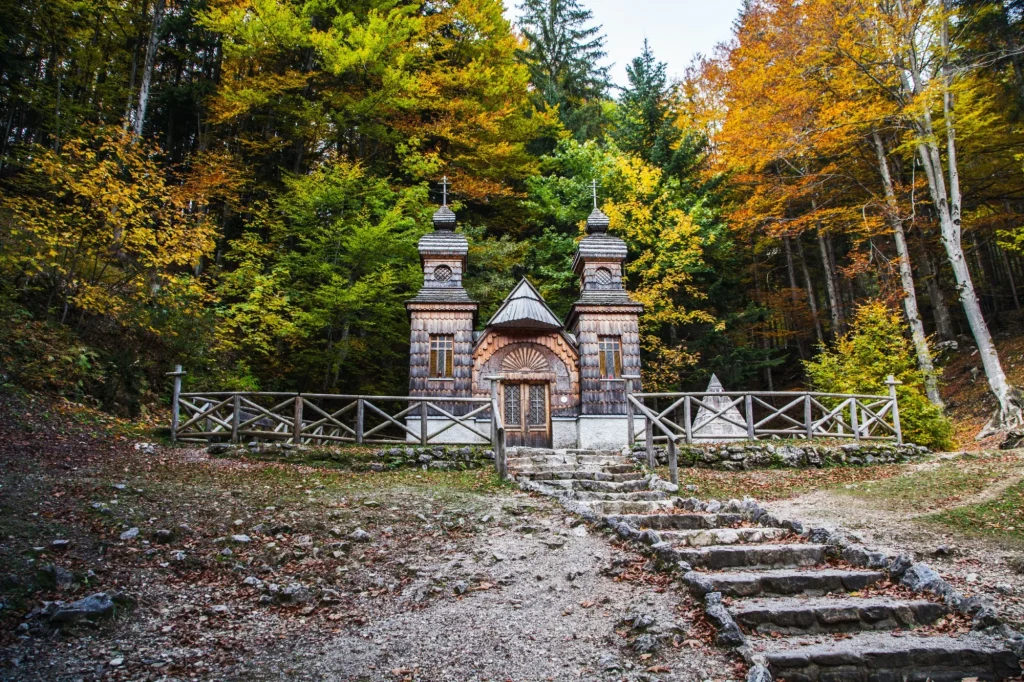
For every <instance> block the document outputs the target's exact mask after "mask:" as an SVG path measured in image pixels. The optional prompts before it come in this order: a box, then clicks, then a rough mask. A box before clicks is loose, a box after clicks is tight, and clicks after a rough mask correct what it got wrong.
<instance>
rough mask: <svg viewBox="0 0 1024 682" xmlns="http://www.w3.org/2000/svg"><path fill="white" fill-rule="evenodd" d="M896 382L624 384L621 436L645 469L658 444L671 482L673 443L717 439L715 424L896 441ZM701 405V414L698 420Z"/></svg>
mask: <svg viewBox="0 0 1024 682" xmlns="http://www.w3.org/2000/svg"><path fill="white" fill-rule="evenodd" d="M628 383H631V382H628ZM899 383H900V382H898V381H896V380H895V378H894V377H892V376H889V378H888V380H887V381H886V384H887V385H888V387H889V395H854V394H846V393H811V392H806V393H795V392H786V391H768V392H746V391H725V392H715V393H633V392H632V391H631V390H629V386H628V385H627V398H628V399H627V401H626V411H627V420H626V423H627V425H628V429H629V434H628V436H627V439H628V441H629V443H630V444H632V443H634V442H636V441H637V440H643V441H644V442H645V444H646V449H647V463H648V465H649V466H651V467H653V466H654V465H655V457H654V444H655V442H656V441H662V442H664V443H665V444H666V445H667V450H668V460H669V471H670V474H671V477H672V482H673V483H678V482H679V474H678V460H677V453H676V450H677V447H678V444H679V443H680V442H684V443H686V444H687V445H689V444H692V443H694V442H701V441H710V440H723V436H722V435H721V434H717V433H713V432H712V428H713V426H712V425H713V424H715V423H716V422H717V424H727V425H729V426H732V427H735V428H734V429H733V431H734V433H732V434H730V435H729V436H727V437H726V438H724V439H733V440H759V439H762V438H802V439H810V438H837V439H847V438H848V439H851V440H853V441H855V442H858V443H859V442H860V441H863V440H888V441H895V442H896V443H899V444H902V443H903V432H902V431H901V429H900V412H899V404H898V401H897V399H896V386H897V385H899ZM702 408H703V410H704V414H703V416H702V417H701V418H700V419H698V415H699V413H700V410H701V409H702ZM680 412H681V413H682V414H681V415H680V414H679V413H680ZM636 417H643V419H644V428H643V430H642V431H641V432H640V433H639V434H637V433H634V430H635V427H634V420H635V418H636Z"/></svg>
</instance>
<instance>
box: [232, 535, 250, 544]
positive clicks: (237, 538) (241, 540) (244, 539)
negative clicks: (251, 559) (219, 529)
mask: <svg viewBox="0 0 1024 682" xmlns="http://www.w3.org/2000/svg"><path fill="white" fill-rule="evenodd" d="M231 541H232V542H237V543H238V544H240V545H247V544H249V543H250V542H252V538H250V537H249V536H248V535H245V534H244V533H240V534H238V535H232V536H231Z"/></svg>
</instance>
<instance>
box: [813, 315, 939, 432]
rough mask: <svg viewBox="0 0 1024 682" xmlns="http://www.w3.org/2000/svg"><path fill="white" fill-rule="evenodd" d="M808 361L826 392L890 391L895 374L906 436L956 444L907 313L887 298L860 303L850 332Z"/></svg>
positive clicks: (815, 384) (818, 385) (816, 387)
mask: <svg viewBox="0 0 1024 682" xmlns="http://www.w3.org/2000/svg"><path fill="white" fill-rule="evenodd" d="M804 366H805V368H806V370H807V374H808V376H809V377H810V379H811V384H812V386H813V387H814V390H817V391H821V392H824V393H864V394H870V395H886V394H888V391H889V389H888V387H887V386H886V384H885V381H886V377H888V376H889V375H890V374H891V375H893V376H895V377H896V379H897V380H898V381H901V382H903V383H902V384H901V385H900V386H897V387H896V396H897V399H898V401H899V409H900V424H901V426H902V429H903V437H904V438H905V439H906V440H907V441H909V442H912V443H918V444H919V445H927V446H928V447H930V448H935V449H943V448H949V447H950V446H951V445H952V442H951V438H952V434H953V427H952V424H951V423H950V422H949V420H948V419H947V418H946V417H944V416H943V415H942V412H941V410H939V408H937V407H936V406H935V405H932V404H931V403H930V402H928V398H927V397H926V396H925V392H924V375H923V374H922V373H921V371H920V370H919V369H918V368H917V362H916V356H915V354H914V349H913V346H912V345H911V342H910V340H909V339H907V337H906V335H905V329H904V324H903V318H902V316H901V315H900V313H899V312H898V311H896V310H893V309H892V308H890V307H888V306H887V305H885V303H883V302H881V301H869V302H867V303H865V304H864V305H862V306H861V307H860V308H858V309H857V314H856V316H855V318H854V320H853V324H852V326H851V330H850V332H849V334H847V335H846V336H844V337H842V338H840V339H839V340H838V341H836V343H835V344H834V346H833V347H832V348H823V349H822V350H821V352H820V353H819V354H818V356H817V357H816V358H815V359H814V360H811V361H809V362H806V363H804Z"/></svg>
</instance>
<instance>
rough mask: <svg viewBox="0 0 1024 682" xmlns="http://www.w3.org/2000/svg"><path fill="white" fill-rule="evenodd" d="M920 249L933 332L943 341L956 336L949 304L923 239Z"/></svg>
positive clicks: (933, 260) (936, 266)
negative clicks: (932, 318)
mask: <svg viewBox="0 0 1024 682" xmlns="http://www.w3.org/2000/svg"><path fill="white" fill-rule="evenodd" d="M920 249H921V269H922V270H924V276H925V284H926V285H927V287H928V300H929V302H930V303H931V304H932V315H933V316H934V317H935V333H936V334H938V335H939V338H940V339H942V340H943V341H949V340H951V339H953V338H955V337H956V333H955V332H954V331H953V317H952V316H951V315H950V314H949V306H948V305H946V294H945V292H944V291H942V285H941V284H939V268H938V265H937V264H936V263H935V259H934V258H933V257H932V254H931V251H929V249H928V245H927V244H925V243H924V239H921V241H920Z"/></svg>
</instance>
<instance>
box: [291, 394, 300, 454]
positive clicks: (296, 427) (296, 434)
mask: <svg viewBox="0 0 1024 682" xmlns="http://www.w3.org/2000/svg"><path fill="white" fill-rule="evenodd" d="M292 445H295V446H299V445H302V395H301V394H296V395H295V415H294V416H293V418H292Z"/></svg>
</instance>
